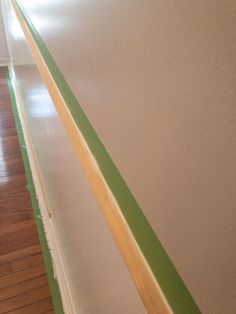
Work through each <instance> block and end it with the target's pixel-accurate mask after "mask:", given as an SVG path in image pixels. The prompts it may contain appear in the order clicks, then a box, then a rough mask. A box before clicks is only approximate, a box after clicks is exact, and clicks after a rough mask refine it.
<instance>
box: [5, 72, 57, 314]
mask: <svg viewBox="0 0 236 314" xmlns="http://www.w3.org/2000/svg"><path fill="white" fill-rule="evenodd" d="M5 71H6V68H0V313H15V314H16V313H24V314H27V313H29V314H31V313H47V312H50V313H54V311H53V305H52V300H51V296H50V291H49V286H48V279H47V275H46V270H45V266H44V262H43V257H42V253H41V249H40V245H39V238H38V234H37V231H36V226H35V222H34V218H33V209H32V205H31V201H30V197H29V194H28V191H27V188H26V185H27V181H26V177H25V172H24V166H23V162H22V158H21V154H20V148H19V143H18V138H17V133H16V128H15V122H14V118H13V113H12V108H11V103H10V96H9V92H8V88H7V82H6V79H5Z"/></svg>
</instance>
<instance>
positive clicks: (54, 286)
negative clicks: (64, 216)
mask: <svg viewBox="0 0 236 314" xmlns="http://www.w3.org/2000/svg"><path fill="white" fill-rule="evenodd" d="M6 79H7V84H8V89H9V92H10V97H11V104H12V109H13V115H14V119H15V123H16V130H17V135H18V138H19V142H20V150H21V155H22V159H23V162H24V168H25V173H26V178H27V183H28V185H27V189H28V191H29V193H30V198H31V202H32V206H33V212H34V219H35V222H36V227H37V231H38V235H39V240H40V245H41V248H42V253H43V258H44V263H45V266H46V271H47V276H48V282H49V286H50V290H51V294H52V301H53V305H54V310H55V312H56V313H57V314H63V313H64V311H63V305H62V301H61V295H60V291H59V288H58V283H57V280H56V279H55V278H54V271H53V267H52V258H51V254H50V250H49V247H48V243H47V239H46V235H45V231H44V226H43V222H42V218H41V213H40V209H39V204H38V200H37V195H36V191H35V186H34V182H33V177H32V172H31V168H30V163H29V157H28V153H27V149H26V146H25V139H24V134H23V130H22V126H21V122H20V118H19V114H18V111H17V106H16V99H15V95H14V90H13V87H12V84H11V80H10V78H9V73H8V72H7V71H6Z"/></svg>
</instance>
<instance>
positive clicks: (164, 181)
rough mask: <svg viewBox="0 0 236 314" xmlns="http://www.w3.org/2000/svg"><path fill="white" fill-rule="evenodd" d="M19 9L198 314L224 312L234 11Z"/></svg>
mask: <svg viewBox="0 0 236 314" xmlns="http://www.w3.org/2000/svg"><path fill="white" fill-rule="evenodd" d="M21 3H22V4H23V5H25V8H26V11H27V13H28V14H29V16H30V17H31V19H32V21H33V23H34V25H35V27H36V28H37V29H38V31H39V33H40V35H41V37H42V38H43V40H44V41H45V43H46V45H47V47H48V49H49V50H50V52H51V54H52V56H53V58H54V60H55V61H56V63H57V65H58V67H59V68H60V69H61V71H62V73H63V75H64V77H65V78H66V80H67V82H68V83H69V85H70V86H71V88H72V90H73V92H74V93H75V95H76V97H77V98H78V100H79V101H80V103H81V105H82V107H83V108H84V110H85V112H86V114H87V115H88V118H89V119H90V121H91V122H92V124H93V126H94V127H95V130H96V131H97V133H98V135H99V136H100V138H101V140H102V141H103V143H104V145H105V147H106V148H107V150H108V151H109V153H110V155H111V157H112V159H113V160H114V161H115V164H116V165H117V167H118V169H119V170H120V172H121V174H122V175H123V177H124V178H125V180H126V182H127V183H128V185H129V187H130V189H131V191H132V192H133V194H134V196H135V198H136V199H137V201H138V202H139V204H140V205H141V207H142V209H143V211H144V213H145V215H146V217H147V218H148V219H149V221H150V223H151V225H152V226H153V228H154V230H155V232H156V234H157V236H158V237H159V239H160V240H161V242H162V244H163V245H164V247H165V249H166V250H167V252H168V254H169V256H170V257H171V259H172V261H173V262H174V264H175V266H176V268H177V270H178V271H179V273H180V274H181V276H182V277H183V279H184V281H185V283H186V284H187V286H188V287H189V289H190V291H191V292H192V294H193V297H194V298H195V299H196V301H197V303H198V304H199V306H200V308H201V309H202V311H203V312H204V313H209V314H220V313H225V314H231V313H233V312H234V311H235V308H236V304H235V300H236V286H235V273H236V269H235V267H236V266H235V265H236V264H235V258H236V252H235V248H236V246H235V238H236V231H235V230H236V228H235V221H236V217H235V215H236V210H235V207H236V193H235V187H236V164H235V160H236V146H235V145H236V144H235V143H236V141H235V135H236V106H235V103H236V89H235V85H236V57H235V56H236V31H235V29H236V2H235V1H232V0H225V1H220V0H219V1H218V0H217V1H210V0H200V1H199V0H194V1H187V0H181V1H171V0H170V1H166V0H160V1H151V0H145V1H136V0H129V1H120V2H119V1H107V2H106V1H98V0H95V1H72V0H69V1H63V0H61V1H60V0H54V1H38V2H33V1H26V0H25V1H24V0H22V1H21Z"/></svg>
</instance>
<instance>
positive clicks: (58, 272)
mask: <svg viewBox="0 0 236 314" xmlns="http://www.w3.org/2000/svg"><path fill="white" fill-rule="evenodd" d="M9 73H10V78H11V82H12V86H13V89H14V93H15V98H16V106H17V110H18V114H19V118H20V121H21V125H22V130H23V135H24V139H25V144H26V149H27V153H28V157H29V162H30V168H31V171H32V176H33V181H34V185H35V190H36V194H37V198H38V203H39V208H40V212H41V217H42V221H43V225H44V230H45V234H46V238H47V241H48V246H49V249H50V253H51V257H52V261H53V270H54V276H55V278H56V279H57V282H58V285H59V289H60V293H61V298H62V303H63V308H64V312H65V314H77V313H76V310H75V306H74V303H73V299H72V296H71V293H70V287H69V283H68V279H67V275H66V271H65V267H64V263H63V258H62V254H61V252H60V249H59V245H58V242H57V237H56V230H55V228H54V226H53V222H52V219H51V218H50V214H49V213H50V212H51V211H50V208H49V205H48V203H47V200H46V196H45V192H44V186H43V180H42V177H41V175H40V168H39V165H38V162H37V158H36V155H35V152H34V147H33V145H32V140H31V136H30V131H29V128H28V124H27V120H26V118H25V114H24V109H23V108H24V106H23V102H22V98H21V94H20V91H19V89H18V87H17V82H16V79H15V74H14V70H13V67H12V65H9Z"/></svg>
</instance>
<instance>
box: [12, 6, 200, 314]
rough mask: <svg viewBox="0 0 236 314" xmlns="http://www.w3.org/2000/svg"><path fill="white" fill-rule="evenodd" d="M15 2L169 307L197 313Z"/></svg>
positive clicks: (140, 212)
mask: <svg viewBox="0 0 236 314" xmlns="http://www.w3.org/2000/svg"><path fill="white" fill-rule="evenodd" d="M17 4H18V7H19V9H20V11H21V13H22V15H23V17H24V20H25V22H26V24H27V26H28V28H29V30H30V32H31V34H32V36H33V38H34V40H35V42H36V44H37V46H38V48H39V50H40V52H41V54H42V56H43V58H44V60H45V62H46V64H47V66H48V69H49V71H50V73H51V75H52V77H53V79H54V81H55V83H56V85H57V87H58V89H59V90H60V92H61V95H62V97H63V98H64V100H65V103H66V104H67V106H68V109H69V110H70V112H71V115H72V117H73V119H74V121H75V123H76V125H77V126H78V128H79V129H80V132H81V133H82V134H83V136H84V138H85V140H86V142H87V144H88V146H89V149H90V150H91V152H92V154H93V156H94V157H95V159H96V161H97V163H98V166H99V168H100V171H101V173H102V175H103V177H104V179H105V181H106V183H107V184H108V186H109V188H110V190H111V192H112V193H113V195H114V197H115V199H116V201H117V202H118V204H119V207H120V209H121V211H122V213H123V215H124V217H125V219H126V221H127V223H128V225H129V227H130V230H131V231H132V233H133V235H134V237H135V239H136V242H137V244H138V246H139V248H140V249H141V251H142V253H143V254H144V256H145V258H146V260H147V262H148V264H149V266H150V268H151V270H152V272H153V274H154V276H155V278H156V280H157V282H158V283H159V285H160V287H161V289H162V291H163V293H164V295H165V297H166V298H167V300H168V303H169V304H170V306H171V308H172V310H173V311H174V313H176V314H185V313H186V314H190V313H191V314H195V313H196V314H197V313H200V311H199V309H198V306H197V305H196V303H195V301H194V300H193V298H192V296H191V294H190V293H189V291H188V289H187V287H186V286H185V284H184V282H183V280H182V279H181V277H180V276H179V274H178V273H177V271H176V269H175V267H174V265H173V263H172V262H171V260H170V258H169V257H168V255H167V253H166V252H165V250H164V248H163V247H162V245H161V243H160V241H159V240H158V238H157V236H156V234H155V233H154V231H153V229H152V227H151V226H150V224H149V222H148V221H147V219H146V217H145V216H144V214H143V211H142V210H141V208H140V206H139V204H138V203H137V201H136V200H135V198H134V197H133V195H132V193H131V192H130V190H129V188H128V186H127V185H126V183H125V181H124V180H123V178H122V176H121V174H120V173H119V171H118V169H117V168H116V166H115V164H114V163H113V161H112V159H111V157H110V156H109V154H108V152H107V151H106V149H105V147H104V145H103V144H102V142H101V140H100V139H99V137H98V135H97V134H96V132H95V130H94V128H93V126H92V125H91V123H90V121H89V120H88V118H87V117H86V115H85V113H84V111H83V109H82V108H81V106H80V104H79V103H78V100H77V99H76V97H75V96H74V94H73V92H72V90H71V88H70V87H69V85H68V83H67V82H66V80H65V78H64V77H63V75H62V73H61V72H60V70H59V69H58V67H57V65H56V63H55V61H54V60H53V58H52V56H51V54H50V52H49V50H48V49H47V47H46V45H45V43H44V42H43V40H42V39H41V37H40V35H39V33H38V31H37V30H36V28H35V27H34V25H33V23H32V22H31V20H30V18H29V16H28V15H27V13H26V11H25V10H24V9H23V7H22V5H19V1H17Z"/></svg>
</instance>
